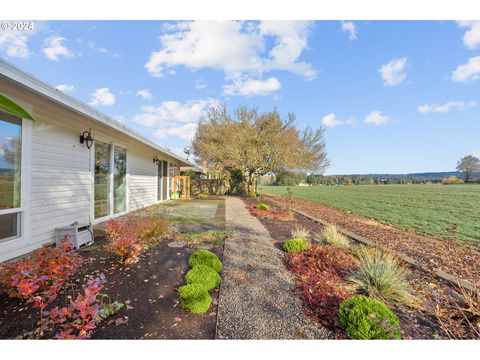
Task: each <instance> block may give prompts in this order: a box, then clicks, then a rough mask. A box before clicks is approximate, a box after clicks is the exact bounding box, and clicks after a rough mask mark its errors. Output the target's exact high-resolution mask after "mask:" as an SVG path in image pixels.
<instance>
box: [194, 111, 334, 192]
mask: <svg viewBox="0 0 480 360" xmlns="http://www.w3.org/2000/svg"><path fill="white" fill-rule="evenodd" d="M193 148H194V150H195V154H196V155H197V156H198V157H199V158H201V159H205V160H206V161H207V163H208V164H209V166H210V167H213V168H215V169H219V170H222V171H227V172H229V173H230V174H231V176H232V178H235V177H238V178H240V181H241V183H242V184H243V186H242V189H241V192H243V193H245V194H246V195H248V196H251V195H256V191H255V183H256V181H257V179H258V177H259V176H261V175H264V174H268V173H271V172H273V173H278V172H281V171H284V170H287V169H292V170H298V171H302V170H303V171H311V172H317V173H321V172H322V171H323V170H324V169H325V168H326V167H327V166H328V160H327V158H326V152H325V142H324V141H323V130H322V129H321V128H320V129H317V130H312V129H310V128H307V129H305V130H304V131H299V130H298V129H297V128H296V127H295V116H294V115H293V114H288V116H287V118H286V119H282V118H281V116H280V114H279V113H278V111H277V110H275V109H274V110H273V111H270V112H266V113H259V112H258V111H257V109H255V108H247V107H245V106H240V107H238V108H237V109H236V110H235V112H234V115H233V116H232V115H231V114H230V113H229V112H228V111H227V108H226V106H221V107H218V108H212V109H210V111H209V112H208V114H207V116H206V118H203V119H201V120H200V122H199V125H198V128H197V132H196V134H195V138H194V140H193Z"/></svg>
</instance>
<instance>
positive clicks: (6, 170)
mask: <svg viewBox="0 0 480 360" xmlns="http://www.w3.org/2000/svg"><path fill="white" fill-rule="evenodd" d="M21 162H22V119H20V118H17V117H15V116H12V115H8V114H5V113H2V112H0V242H2V241H8V240H11V239H14V238H16V237H19V236H20V235H21V234H20V219H21V209H20V200H21V199H20V193H21V191H20V190H21V171H20V170H21Z"/></svg>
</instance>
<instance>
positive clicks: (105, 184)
mask: <svg viewBox="0 0 480 360" xmlns="http://www.w3.org/2000/svg"><path fill="white" fill-rule="evenodd" d="M110 152H111V145H110V144H106V143H103V142H100V141H95V184H94V207H95V219H98V218H102V217H104V216H108V215H110V163H111V162H110V156H111V155H110Z"/></svg>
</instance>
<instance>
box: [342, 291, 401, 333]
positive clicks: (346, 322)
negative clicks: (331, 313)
mask: <svg viewBox="0 0 480 360" xmlns="http://www.w3.org/2000/svg"><path fill="white" fill-rule="evenodd" d="M338 316H339V317H340V324H341V325H342V326H343V328H344V329H345V330H346V332H347V336H348V337H349V338H350V339H358V340H369V339H377V340H378V339H400V338H401V335H400V325H399V322H398V318H397V316H396V315H395V314H394V313H392V311H391V310H390V309H389V308H388V307H387V306H386V305H385V304H384V303H382V302H380V301H378V300H375V299H372V298H368V297H366V296H363V295H357V296H354V297H353V298H351V299H347V300H345V301H343V302H342V303H341V304H340V309H339V310H338Z"/></svg>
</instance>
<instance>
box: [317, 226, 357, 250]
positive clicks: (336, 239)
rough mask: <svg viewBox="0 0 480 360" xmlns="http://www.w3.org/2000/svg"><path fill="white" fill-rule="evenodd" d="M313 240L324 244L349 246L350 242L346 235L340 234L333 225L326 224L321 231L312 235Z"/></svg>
mask: <svg viewBox="0 0 480 360" xmlns="http://www.w3.org/2000/svg"><path fill="white" fill-rule="evenodd" d="M314 239H315V241H317V242H319V243H321V244H326V245H335V246H344V247H348V246H350V242H349V241H348V239H347V237H346V236H345V235H343V234H341V233H340V232H339V231H338V230H337V227H336V226H335V225H330V224H329V225H327V226H325V228H324V229H323V231H322V232H321V233H319V234H317V235H315V237H314Z"/></svg>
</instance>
